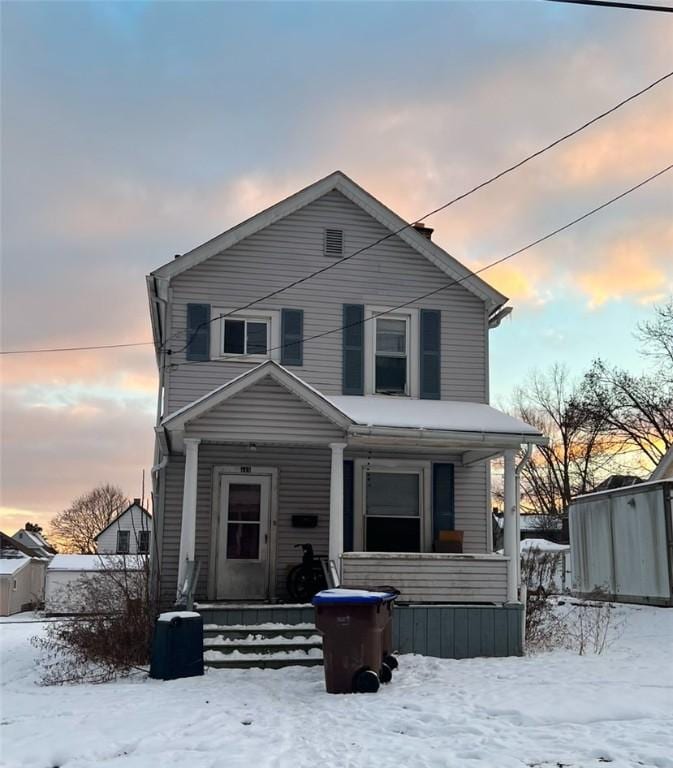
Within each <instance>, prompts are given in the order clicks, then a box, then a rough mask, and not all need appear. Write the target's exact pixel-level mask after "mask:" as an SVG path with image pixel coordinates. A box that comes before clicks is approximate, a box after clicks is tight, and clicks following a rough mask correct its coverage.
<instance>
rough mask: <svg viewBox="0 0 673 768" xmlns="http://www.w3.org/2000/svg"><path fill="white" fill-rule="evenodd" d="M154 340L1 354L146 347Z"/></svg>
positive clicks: (6, 351) (22, 350)
mask: <svg viewBox="0 0 673 768" xmlns="http://www.w3.org/2000/svg"><path fill="white" fill-rule="evenodd" d="M149 344H154V342H153V341H133V342H129V343H128V344H96V345H91V346H88V347H45V348H43V349H4V350H2V351H0V355H31V354H33V353H38V352H40V353H41V352H83V351H88V350H91V349H119V348H121V347H145V346H147V345H149Z"/></svg>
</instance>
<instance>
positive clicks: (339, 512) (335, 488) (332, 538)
mask: <svg viewBox="0 0 673 768" xmlns="http://www.w3.org/2000/svg"><path fill="white" fill-rule="evenodd" d="M329 447H330V449H331V451H332V474H331V476H330V487H329V559H330V560H331V561H332V562H333V563H334V565H335V567H336V569H337V573H338V574H339V576H341V559H340V558H341V555H342V553H343V550H344V448H345V447H346V443H330V446H329Z"/></svg>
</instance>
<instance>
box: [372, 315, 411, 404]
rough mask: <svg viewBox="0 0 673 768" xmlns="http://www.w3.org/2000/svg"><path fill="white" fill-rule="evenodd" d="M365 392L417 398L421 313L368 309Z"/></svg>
mask: <svg viewBox="0 0 673 768" xmlns="http://www.w3.org/2000/svg"><path fill="white" fill-rule="evenodd" d="M365 320H366V321H367V322H366V323H365V391H366V394H368V395H397V396H402V397H403V396H407V397H418V392H419V370H418V355H419V352H418V312H417V310H414V309H410V310H405V311H403V312H386V310H385V308H384V307H366V308H365Z"/></svg>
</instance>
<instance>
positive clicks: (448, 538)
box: [434, 531, 463, 553]
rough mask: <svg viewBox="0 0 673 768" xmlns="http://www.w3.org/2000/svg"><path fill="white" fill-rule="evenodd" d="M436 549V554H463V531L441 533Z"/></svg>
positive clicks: (436, 542)
mask: <svg viewBox="0 0 673 768" xmlns="http://www.w3.org/2000/svg"><path fill="white" fill-rule="evenodd" d="M434 549H435V552H454V553H460V552H462V551H463V531H439V535H438V536H437V538H436V539H435V547H434Z"/></svg>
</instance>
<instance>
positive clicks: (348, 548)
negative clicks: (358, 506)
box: [344, 459, 353, 552]
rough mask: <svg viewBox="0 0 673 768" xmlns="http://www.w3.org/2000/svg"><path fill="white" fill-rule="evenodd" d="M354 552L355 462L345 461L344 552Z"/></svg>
mask: <svg viewBox="0 0 673 768" xmlns="http://www.w3.org/2000/svg"><path fill="white" fill-rule="evenodd" d="M352 551H353V461H352V460H351V459H346V460H345V461H344V552H352Z"/></svg>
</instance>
